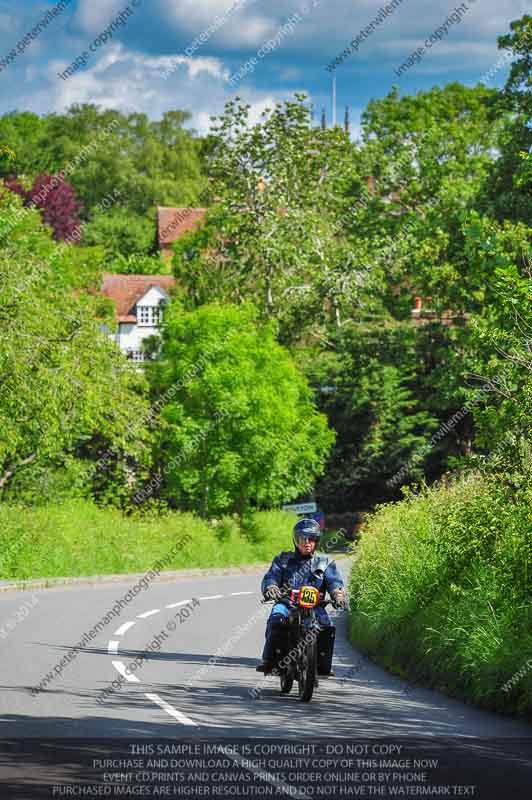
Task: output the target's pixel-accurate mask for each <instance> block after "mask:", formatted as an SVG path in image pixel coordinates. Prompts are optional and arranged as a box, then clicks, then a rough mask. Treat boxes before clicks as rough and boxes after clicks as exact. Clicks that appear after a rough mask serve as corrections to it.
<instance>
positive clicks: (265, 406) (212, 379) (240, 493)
mask: <svg viewBox="0 0 532 800" xmlns="http://www.w3.org/2000/svg"><path fill="white" fill-rule="evenodd" d="M152 388H153V393H154V399H155V401H156V403H157V402H162V403H163V406H162V410H161V413H160V419H159V420H158V425H157V431H156V434H155V435H156V438H157V447H156V451H155V463H156V465H157V467H158V470H157V471H156V473H155V474H154V478H153V479H152V482H151V483H150V484H148V486H147V487H146V488H147V491H145V494H144V496H146V494H148V495H149V493H150V491H152V490H153V489H155V490H157V491H159V487H161V488H160V491H161V493H162V495H163V496H164V497H166V498H168V499H169V500H170V501H171V502H172V503H174V504H176V505H177V506H179V507H180V508H187V509H190V510H194V511H198V512H199V513H200V514H201V515H202V516H211V515H214V514H222V513H228V512H237V513H239V514H240V515H244V514H246V512H248V511H249V509H250V508H251V507H270V506H275V505H277V506H278V505H280V504H281V502H282V501H283V500H290V499H291V498H294V497H296V496H297V495H298V494H300V493H301V492H304V491H308V490H309V489H310V488H311V487H312V485H313V482H314V480H315V478H316V476H317V475H318V474H319V473H320V472H321V471H322V469H323V466H324V462H325V459H326V456H327V453H328V451H329V449H330V446H331V444H332V442H333V439H334V434H333V433H332V431H330V430H329V429H328V428H327V423H326V420H325V417H324V416H323V415H321V414H319V413H318V412H317V411H316V409H315V407H314V404H313V399H312V393H311V391H310V389H309V387H308V384H307V383H306V381H305V379H304V378H303V376H302V375H301V374H300V373H299V371H298V370H297V368H296V367H295V365H294V363H293V361H292V359H291V358H290V356H289V355H288V353H287V352H286V350H284V349H283V348H282V347H281V346H280V345H279V344H278V343H277V342H276V339H275V331H274V329H273V328H272V326H271V324H267V325H264V324H259V322H258V319H257V314H256V312H255V311H254V310H253V309H252V308H251V307H249V306H242V307H235V306H218V305H205V306H202V307H201V308H199V309H198V310H196V311H193V312H188V313H184V312H183V310H182V309H181V308H180V307H179V306H178V305H177V304H173V305H171V306H170V307H169V308H167V310H166V312H165V324H164V335H163V344H162V353H161V359H160V361H159V362H157V363H156V364H155V365H154V366H153V373H152ZM150 487H151V489H150Z"/></svg>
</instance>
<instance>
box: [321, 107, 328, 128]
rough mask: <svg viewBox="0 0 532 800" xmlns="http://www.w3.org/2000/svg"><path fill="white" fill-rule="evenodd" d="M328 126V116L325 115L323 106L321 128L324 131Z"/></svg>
mask: <svg viewBox="0 0 532 800" xmlns="http://www.w3.org/2000/svg"><path fill="white" fill-rule="evenodd" d="M326 128H327V117H326V116H325V109H324V108H322V110H321V129H322V131H324V130H326Z"/></svg>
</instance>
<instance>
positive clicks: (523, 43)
mask: <svg viewBox="0 0 532 800" xmlns="http://www.w3.org/2000/svg"><path fill="white" fill-rule="evenodd" d="M499 48H501V49H502V50H505V51H506V53H507V54H508V55H509V56H511V58H512V64H511V67H510V74H509V76H508V80H507V81H506V85H505V87H504V92H503V93H502V95H501V97H500V98H499V103H498V109H499V113H506V114H511V121H510V123H509V124H508V125H507V126H506V129H505V131H504V135H503V136H502V137H501V141H500V144H499V150H500V157H499V158H498V160H497V164H496V168H495V169H494V170H493V172H492V175H491V176H490V178H489V180H487V181H486V188H485V193H484V205H485V208H486V209H488V210H489V211H490V213H491V214H493V215H495V216H496V217H497V218H498V219H499V220H504V219H509V220H512V221H517V220H520V221H522V222H527V223H530V221H531V220H532V201H531V189H532V171H531V170H530V164H529V161H528V156H529V153H530V151H531V149H532V126H531V121H532V16H530V15H528V14H525V15H524V16H523V17H522V18H521V19H518V20H514V21H513V22H512V23H510V33H507V34H505V35H504V36H501V37H499ZM523 155H524V156H525V158H524V159H523V157H522V156H523Z"/></svg>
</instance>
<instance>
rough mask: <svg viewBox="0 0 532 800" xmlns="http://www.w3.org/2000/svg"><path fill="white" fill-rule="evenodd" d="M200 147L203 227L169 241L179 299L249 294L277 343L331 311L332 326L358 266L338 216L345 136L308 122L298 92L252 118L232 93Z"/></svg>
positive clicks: (318, 325)
mask: <svg viewBox="0 0 532 800" xmlns="http://www.w3.org/2000/svg"><path fill="white" fill-rule="evenodd" d="M209 150H210V163H209V172H210V179H211V195H212V198H213V200H214V201H215V205H214V207H213V208H212V210H211V213H210V215H209V217H208V221H207V227H206V229H203V230H199V231H198V232H197V233H195V234H194V233H193V234H190V235H189V236H187V237H185V238H184V240H183V242H180V243H178V245H177V247H176V257H175V261H174V263H175V272H176V276H177V278H178V280H179V282H180V284H181V285H182V286H183V287H184V290H185V294H186V301H188V302H189V303H192V304H194V303H201V302H206V301H207V302H208V301H209V299H210V298H211V297H214V296H216V297H223V298H224V299H226V300H227V302H237V303H239V302H246V301H248V300H251V301H252V302H254V303H255V305H256V306H257V307H258V308H259V309H260V310H261V311H262V313H263V315H264V316H274V317H275V318H276V319H277V320H278V321H279V324H280V336H281V340H282V341H284V342H290V341H294V340H297V339H298V338H300V337H301V336H302V334H303V332H305V331H306V332H308V331H309V330H310V331H312V332H319V331H320V330H322V329H323V327H324V325H326V324H327V321H330V320H333V321H334V323H333V324H338V325H340V324H341V323H342V320H343V318H344V317H345V315H349V314H350V312H351V310H352V306H353V302H354V300H355V299H356V297H357V296H358V294H359V287H358V285H357V283H356V280H354V276H355V275H356V273H357V270H359V269H360V268H361V267H362V266H363V263H362V262H361V255H360V254H359V252H358V250H357V248H356V245H355V246H353V247H352V248H350V249H349V251H347V250H346V248H345V247H344V246H343V241H342V226H341V225H340V226H339V225H338V220H339V219H341V217H342V215H343V213H344V212H346V211H348V209H349V200H348V191H349V189H350V187H351V186H352V184H353V181H357V180H358V176H357V173H356V151H355V148H354V146H353V145H352V143H351V142H350V140H349V137H348V136H347V135H346V134H345V133H344V132H343V131H342V130H341V129H340V128H336V129H334V130H328V131H322V130H321V129H319V128H313V127H312V126H311V122H310V112H309V109H308V107H307V106H306V105H305V97H304V95H297V96H296V100H295V102H286V103H285V104H284V105H283V104H277V105H276V107H275V108H274V109H267V110H266V111H265V112H264V114H263V115H262V119H261V121H260V122H259V123H257V124H255V125H252V124H251V121H250V106H248V105H245V104H242V103H241V102H240V100H239V98H237V99H236V100H234V101H231V102H229V103H227V104H226V107H225V113H224V114H223V115H222V116H221V117H220V118H218V119H217V122H216V125H215V126H214V128H213V133H212V139H211V141H210V145H209Z"/></svg>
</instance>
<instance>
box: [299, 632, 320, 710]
mask: <svg viewBox="0 0 532 800" xmlns="http://www.w3.org/2000/svg"><path fill="white" fill-rule="evenodd" d="M317 662H318V650H317V647H316V641H315V640H314V641H312V642H309V644H308V645H307V646H306V648H305V650H304V652H303V654H302V656H301V661H300V664H299V677H298V685H299V699H300V700H301V701H302V702H303V703H308V702H309V701H310V700H311V699H312V694H313V692H314V685H315V683H316V669H317Z"/></svg>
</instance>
